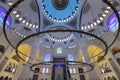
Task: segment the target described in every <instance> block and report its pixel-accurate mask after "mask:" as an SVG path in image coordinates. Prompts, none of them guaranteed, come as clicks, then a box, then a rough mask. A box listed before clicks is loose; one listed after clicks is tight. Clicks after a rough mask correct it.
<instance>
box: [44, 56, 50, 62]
mask: <svg viewBox="0 0 120 80" xmlns="http://www.w3.org/2000/svg"><path fill="white" fill-rule="evenodd" d="M50 59H51V55H50V54H45V56H44V61H45V62H47V61H50Z"/></svg>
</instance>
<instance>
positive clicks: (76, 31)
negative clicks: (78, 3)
mask: <svg viewBox="0 0 120 80" xmlns="http://www.w3.org/2000/svg"><path fill="white" fill-rule="evenodd" d="M23 1H24V0H19V1H17V2H16V3H15V4H13V5H12V6H11V7H10V9H9V10H8V11H7V13H6V15H5V19H4V21H3V32H4V35H5V38H6V40H7V41H8V43H9V44H10V45H11V46H12V47H13V48H14V49H15V50H16V53H17V55H18V57H19V58H20V59H21V60H23V61H25V60H24V59H23V58H22V57H21V56H20V54H22V53H21V51H19V50H18V47H19V45H20V44H21V43H23V42H24V41H25V40H27V39H29V38H31V37H34V36H37V35H40V34H45V33H52V32H55V33H57V32H74V33H79V34H85V35H89V36H92V37H95V38H96V39H98V40H100V41H101V42H102V43H103V44H104V46H105V50H103V51H102V52H101V53H99V54H97V55H95V56H92V57H90V59H91V58H94V57H96V56H98V55H100V54H102V53H103V52H104V55H103V56H102V57H101V58H99V60H101V59H102V58H104V57H105V55H106V54H107V52H108V48H110V47H111V46H112V45H113V43H114V42H115V41H116V39H117V37H118V35H119V31H120V27H119V28H118V32H117V34H116V36H115V39H114V40H113V41H112V43H111V44H110V45H109V46H107V44H106V42H105V41H104V40H103V39H101V38H100V37H98V36H96V35H94V34H90V33H88V32H84V31H78V30H49V31H43V32H38V33H35V34H31V35H29V36H26V37H25V38H23V39H22V40H21V41H20V42H19V43H18V44H17V46H14V45H13V44H12V43H11V42H10V40H9V39H8V36H7V34H6V29H5V25H6V21H7V18H8V16H9V14H10V12H11V11H12V10H13V9H14V8H15V7H16V6H18V5H19V4H20V3H21V2H23ZM43 1H45V0H43ZM43 1H42V2H43ZM68 1H69V0H68ZM103 1H104V2H105V3H106V4H108V5H109V6H110V7H111V9H112V10H113V11H114V12H115V14H116V16H117V18H118V22H119V25H120V18H119V14H118V11H117V10H116V8H115V7H114V6H113V5H112V4H111V3H110V2H109V1H107V0H103ZM64 5H65V6H64V7H67V5H68V4H67V2H65V3H64ZM56 6H57V5H56ZM62 9H63V8H62ZM58 20H59V19H58ZM63 20H64V19H63ZM95 62H96V61H95ZM28 63H29V64H31V65H33V66H34V64H32V63H30V62H28ZM82 63H83V64H86V63H85V62H82Z"/></svg>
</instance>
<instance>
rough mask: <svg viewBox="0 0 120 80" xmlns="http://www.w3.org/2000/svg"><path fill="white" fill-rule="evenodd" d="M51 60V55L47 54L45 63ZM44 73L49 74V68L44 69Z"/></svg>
mask: <svg viewBox="0 0 120 80" xmlns="http://www.w3.org/2000/svg"><path fill="white" fill-rule="evenodd" d="M50 60H51V54H49V53H47V54H45V55H44V62H49V61H50ZM42 73H49V68H48V67H43V69H42Z"/></svg>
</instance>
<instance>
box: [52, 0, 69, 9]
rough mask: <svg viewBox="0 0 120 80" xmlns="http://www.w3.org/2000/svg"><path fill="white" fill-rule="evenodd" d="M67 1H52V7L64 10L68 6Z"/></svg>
mask: <svg viewBox="0 0 120 80" xmlns="http://www.w3.org/2000/svg"><path fill="white" fill-rule="evenodd" d="M68 2H69V0H52V3H53V5H54V7H55V8H56V9H58V10H64V9H65V8H66V7H67V6H68Z"/></svg>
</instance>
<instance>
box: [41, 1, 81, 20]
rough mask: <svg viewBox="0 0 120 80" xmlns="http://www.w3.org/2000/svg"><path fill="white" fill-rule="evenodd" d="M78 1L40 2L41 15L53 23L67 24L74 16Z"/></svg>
mask: <svg viewBox="0 0 120 80" xmlns="http://www.w3.org/2000/svg"><path fill="white" fill-rule="evenodd" d="M79 2H80V1H79V0H42V1H41V3H42V8H43V13H44V14H45V16H47V17H48V18H49V19H50V20H52V21H53V22H68V21H70V20H71V19H73V18H74V17H75V16H76V13H77V11H78V7H79Z"/></svg>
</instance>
